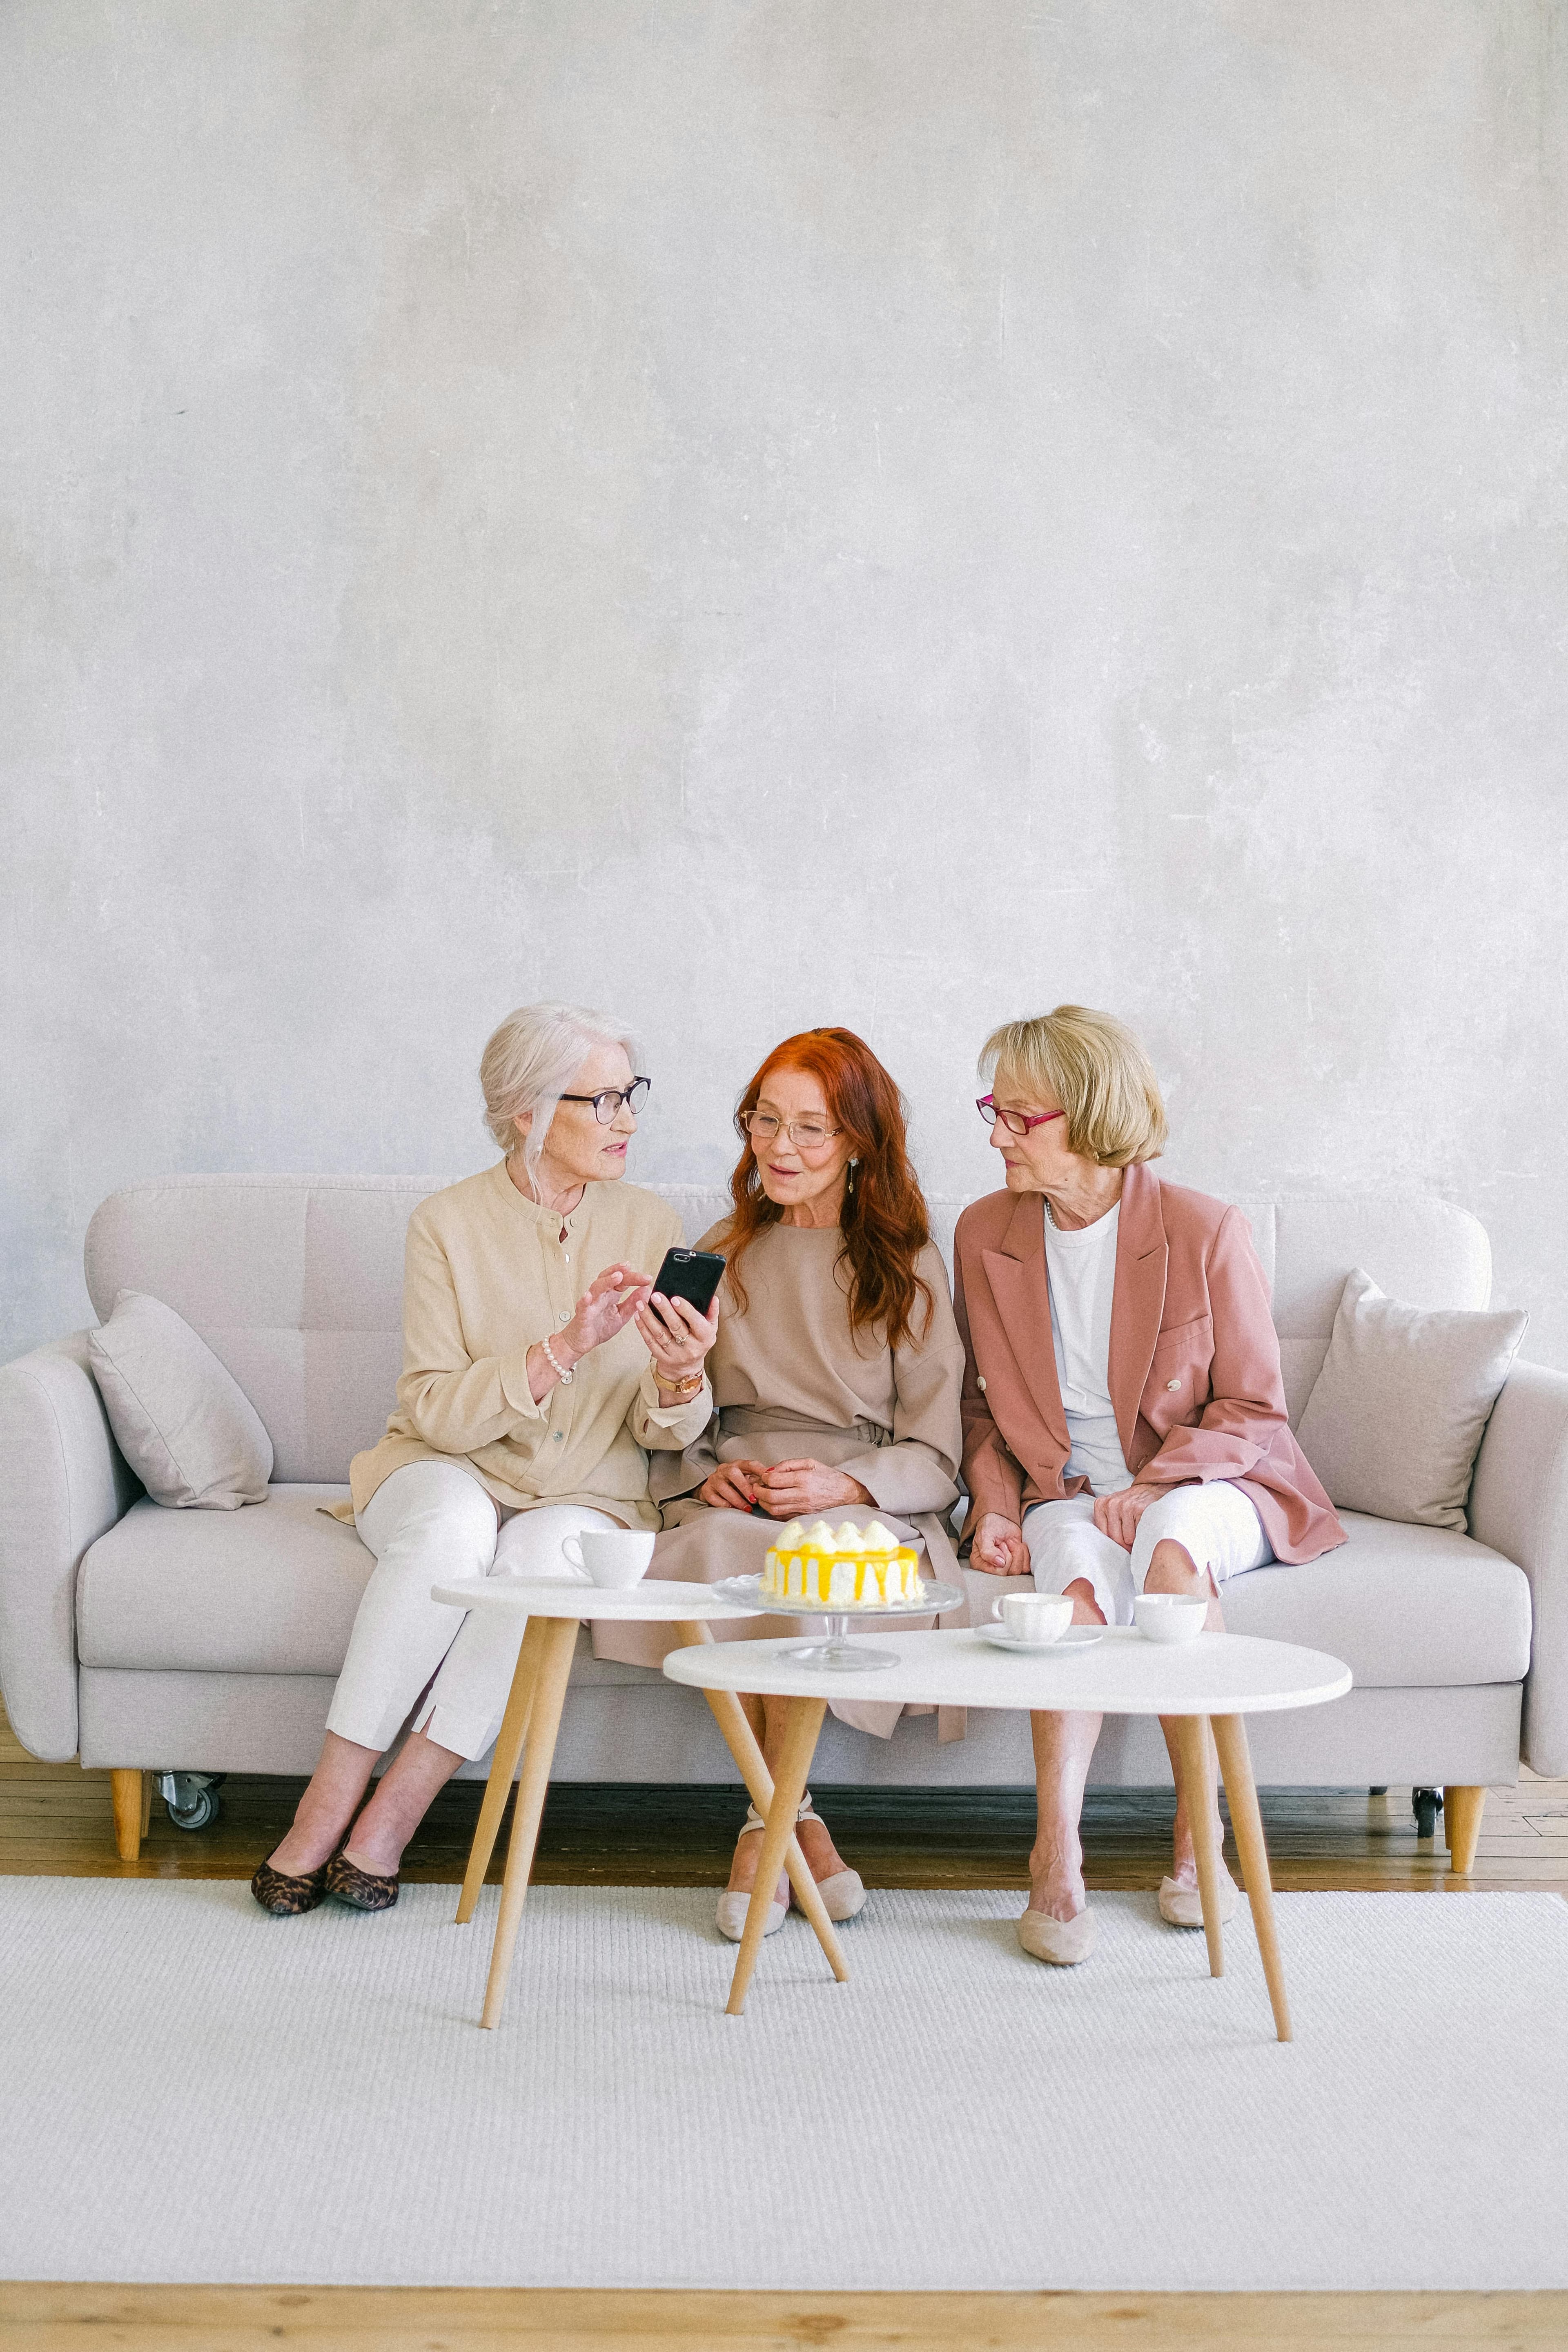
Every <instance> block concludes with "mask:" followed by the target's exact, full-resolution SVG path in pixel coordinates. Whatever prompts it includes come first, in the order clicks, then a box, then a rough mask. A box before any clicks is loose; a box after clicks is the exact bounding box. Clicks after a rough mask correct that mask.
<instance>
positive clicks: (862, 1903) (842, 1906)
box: [790, 1789, 866, 1924]
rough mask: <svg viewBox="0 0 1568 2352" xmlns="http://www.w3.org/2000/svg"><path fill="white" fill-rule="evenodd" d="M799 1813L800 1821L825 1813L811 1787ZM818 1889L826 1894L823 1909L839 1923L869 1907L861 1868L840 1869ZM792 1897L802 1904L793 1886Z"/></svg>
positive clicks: (817, 1818)
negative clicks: (819, 1808)
mask: <svg viewBox="0 0 1568 2352" xmlns="http://www.w3.org/2000/svg"><path fill="white" fill-rule="evenodd" d="M821 1819H822V1815H821V1814H820V1813H819V1812H817V1811H816V1808H815V1807H814V1806H813V1804H812V1801H811V1790H809V1789H808V1790H806V1792H805V1796H804V1797H803V1798H802V1799H801V1801H800V1803H799V1805H798V1807H797V1808H796V1810H795V1820H796V1822H820V1821H821ZM816 1891H817V1893H818V1895H821V1897H822V1907H823V1909H824V1910H825V1911H826V1914H827V1916H828V1917H829V1918H830V1919H831V1920H833V1921H834V1922H835V1923H836V1924H837V1923H841V1922H842V1921H844V1920H846V1919H853V1918H854V1916H855V1915H856V1913H857V1912H858V1911H863V1910H864V1909H865V1907H866V1882H865V1880H864V1879H863V1878H862V1877H861V1875H860V1874H859V1872H858V1870H836V1871H834V1872H833V1873H832V1874H831V1875H830V1876H829V1877H827V1878H819V1879H818V1880H817V1882H816ZM790 1898H791V1900H792V1901H793V1902H794V1903H795V1906H797V1908H798V1906H799V1903H800V1897H799V1895H796V1894H795V1890H794V1888H793V1887H792V1888H791V1889H790Z"/></svg>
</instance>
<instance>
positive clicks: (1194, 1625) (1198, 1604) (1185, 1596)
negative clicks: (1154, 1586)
mask: <svg viewBox="0 0 1568 2352" xmlns="http://www.w3.org/2000/svg"><path fill="white" fill-rule="evenodd" d="M1208 1613H1209V1602H1208V1595H1207V1593H1206V1592H1138V1593H1134V1595H1133V1597H1132V1622H1133V1623H1134V1624H1135V1625H1136V1626H1137V1628H1138V1631H1139V1632H1140V1633H1142V1636H1143V1638H1144V1640H1145V1641H1147V1642H1192V1641H1195V1640H1196V1639H1197V1636H1198V1635H1199V1634H1200V1633H1202V1632H1203V1630H1204V1619H1205V1617H1206V1616H1207V1615H1208Z"/></svg>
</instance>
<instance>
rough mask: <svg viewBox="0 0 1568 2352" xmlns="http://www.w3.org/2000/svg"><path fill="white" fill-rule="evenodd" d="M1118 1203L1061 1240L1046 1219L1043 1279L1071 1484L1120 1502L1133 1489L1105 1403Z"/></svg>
mask: <svg viewBox="0 0 1568 2352" xmlns="http://www.w3.org/2000/svg"><path fill="white" fill-rule="evenodd" d="M1119 1223H1121V1202H1120V1201H1119V1202H1117V1204H1116V1206H1115V1208H1114V1209H1112V1210H1111V1211H1110V1214H1109V1215H1108V1216H1104V1217H1100V1218H1097V1219H1096V1221H1095V1223H1093V1224H1092V1225H1081V1226H1079V1228H1078V1229H1077V1230H1076V1231H1075V1232H1072V1233H1062V1232H1060V1231H1058V1228H1057V1227H1056V1226H1055V1225H1053V1224H1052V1223H1051V1217H1050V1211H1049V1210H1048V1209H1047V1212H1046V1275H1047V1280H1048V1282H1049V1284H1050V1292H1051V1344H1052V1346H1053V1347H1054V1348H1055V1349H1056V1358H1057V1379H1058V1382H1059V1383H1060V1385H1061V1392H1062V1405H1063V1407H1064V1409H1065V1411H1066V1413H1067V1419H1068V1440H1069V1441H1070V1444H1071V1451H1070V1452H1069V1454H1068V1459H1067V1471H1066V1475H1067V1476H1068V1477H1069V1478H1076V1477H1084V1478H1087V1479H1088V1480H1089V1492H1090V1493H1091V1494H1095V1495H1117V1494H1120V1493H1121V1489H1122V1487H1123V1486H1131V1484H1132V1473H1131V1471H1130V1470H1129V1469H1128V1467H1127V1464H1126V1461H1125V1459H1124V1457H1123V1455H1122V1452H1121V1437H1120V1436H1119V1435H1118V1433H1117V1428H1116V1414H1115V1412H1114V1410H1113V1409H1112V1406H1111V1402H1110V1301H1111V1297H1112V1296H1113V1294H1114V1292H1115V1289H1116V1229H1117V1226H1118V1224H1119Z"/></svg>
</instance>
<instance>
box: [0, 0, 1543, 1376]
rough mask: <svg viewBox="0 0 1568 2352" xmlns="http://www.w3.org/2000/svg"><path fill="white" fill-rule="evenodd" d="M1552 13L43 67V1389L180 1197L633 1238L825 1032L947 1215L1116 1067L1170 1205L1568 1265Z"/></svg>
mask: <svg viewBox="0 0 1568 2352" xmlns="http://www.w3.org/2000/svg"><path fill="white" fill-rule="evenodd" d="M1563 26H1564V17H1563V9H1562V7H1561V6H1558V5H1552V0H1410V5H1405V0H1310V5H1305V6H1303V5H1301V0H1233V5H1225V0H1144V5H1127V0H637V5H633V0H501V5H492V6H479V5H466V6H465V5H452V4H451V0H448V5H440V6H432V5H428V0H381V5H364V6H353V5H346V0H308V4H302V0H270V5H268V0H263V5H256V6H250V5H238V0H232V5H214V0H149V4H148V5H141V6H137V7H123V6H118V5H113V6H110V5H88V4H87V0H80V4H79V5H71V6H61V5H58V0H12V5H9V6H8V7H7V8H6V9H5V11H4V14H3V15H0V217H3V218H4V220H5V236H4V238H3V239H0V273H3V283H0V318H3V319H4V320H5V342H6V350H5V360H4V367H3V371H0V417H3V424H4V431H3V434H0V463H3V467H4V482H3V493H4V508H5V525H4V541H3V566H4V587H5V610H6V622H5V629H6V640H7V651H6V654H5V667H4V673H3V675H4V682H5V703H6V715H5V724H4V728H3V730H0V760H3V761H4V769H5V791H6V795H7V808H8V819H7V827H6V848H7V852H8V855H7V857H6V861H5V891H6V897H7V901H8V903H7V909H6V917H7V919H6V926H5V946H4V955H5V1003H6V1008H7V1009H6V1011H5V1016H4V1045H5V1054H6V1056H7V1058H8V1061H9V1063H10V1066H11V1070H12V1076H11V1079H10V1083H9V1086H8V1087H7V1092H6V1108H7V1113H8V1116H7V1118H6V1121H5V1129H6V1132H5V1183H6V1192H7V1199H6V1207H5V1219H6V1230H7V1251H6V1258H7V1265H6V1276H5V1330H4V1334H3V1335H0V1337H3V1341H4V1346H5V1349H15V1348H18V1347H21V1346H23V1345H25V1344H28V1343H30V1342H31V1341H33V1340H34V1339H38V1338H40V1337H43V1336H45V1335H47V1334H48V1333H50V1332H52V1331H54V1330H56V1329H58V1328H64V1327H66V1326H68V1325H71V1324H74V1323H76V1322H78V1321H80V1320H83V1319H85V1318H86V1302H85V1297H84V1294H83V1292H82V1288H81V1281H80V1270H79V1252H80V1238H81V1234H82V1230H83V1227H84V1225H85V1223H86V1220H87V1218H88V1216H89V1213H90V1211H91V1209H92V1208H93V1206H94V1204H95V1203H96V1202H98V1200H99V1199H100V1197H101V1196H102V1194H103V1193H104V1192H107V1191H109V1190H110V1189H111V1188H112V1187H113V1186H114V1185H116V1184H119V1183H121V1182H123V1181H126V1180H127V1179H130V1178H132V1177H137V1176H143V1175H148V1174H153V1173H157V1172H160V1171H166V1170H188V1169H226V1168H230V1169H300V1170H321V1171H331V1170H353V1169H364V1170H400V1169H417V1170H433V1171H439V1170H449V1171H451V1172H452V1173H453V1174H458V1173H461V1172H464V1171H466V1170H468V1169H469V1168H471V1167H474V1166H476V1165H479V1164H480V1163H481V1162H482V1160H484V1158H485V1157H486V1154H487V1147H486V1144H485V1140H484V1138H483V1136H482V1134H481V1132H480V1129H479V1123H478V1111H477V1099H476V1088H475V1082H474V1076H473V1069H474V1064H475V1060H476V1057H477V1054H478V1050H479V1045H480V1043H481V1041H482V1039H483V1037H484V1035H485V1034H486V1033H487V1031H488V1029H489V1026H490V1024H492V1022H493V1021H494V1020H495V1018H496V1017H497V1016H499V1014H500V1013H502V1012H503V1011H505V1010H506V1009H507V1008H508V1007H509V1006H510V1005H511V1004H513V1003H517V1002H519V1001H520V1000H521V999H523V998H527V997H530V996H533V995H539V994H556V993H560V994H564V995H581V996H585V997H587V998H588V999H590V1000H595V999H599V1000H604V1001H606V1002H608V1003H611V1004H613V1005H616V1006H620V1007H625V1008H628V1009H629V1011H630V1012H631V1013H633V1014H634V1015H635V1016H636V1017H637V1018H638V1019H639V1020H640V1021H641V1022H642V1024H643V1025H644V1030H645V1034H646V1038H647V1045H646V1049H645V1050H646V1063H645V1066H647V1068H649V1069H650V1070H652V1071H653V1073H654V1074H655V1076H656V1078H657V1081H658V1086H657V1092H656V1095H655V1097H654V1107H653V1110H652V1115H651V1116H650V1118H648V1120H647V1124H646V1129H645V1135H644V1139H643V1142H642V1144H641V1146H640V1147H639V1149H640V1152H641V1160H640V1164H641V1167H642V1169H643V1170H644V1171H645V1172H647V1173H655V1174H662V1175H667V1176H690V1177H697V1176H708V1175H710V1174H714V1173H717V1172H718V1171H721V1169H722V1168H723V1166H724V1165H725V1164H726V1162H727V1160H728V1157H729V1152H730V1149H731V1146H730V1140H729V1129H728V1125H727V1120H728V1114H729V1110H730V1107H731V1102H732V1099H733V1092H734V1089H735V1087H736V1086H737V1085H738V1084H739V1082H740V1081H741V1079H742V1077H743V1076H744V1075H745V1074H746V1072H747V1071H748V1069H749V1068H750V1066H752V1064H753V1063H754V1061H755V1060H756V1059H757V1058H758V1057H759V1055H761V1053H762V1052H763V1049H764V1048H765V1047H766V1046H767V1045H769V1044H771V1043H772V1042H773V1039H774V1038H775V1037H776V1036H777V1035H778V1034H781V1033H782V1032H784V1031H786V1030H789V1029H791V1028H794V1027H796V1026H798V1025H801V1024H806V1023H809V1022H812V1021H823V1020H828V1021H840V1022H847V1023H849V1024H853V1025H854V1026H856V1027H858V1028H859V1029H862V1030H863V1031H864V1032H865V1033H866V1034H868V1036H869V1037H870V1038H871V1039H872V1040H873V1041H874V1043H875V1044H876V1045H877V1046H878V1048H879V1051H881V1053H882V1054H883V1055H884V1056H885V1057H886V1059H887V1060H888V1062H889V1065H890V1066H891V1067H892V1069H893V1071H894V1072H895V1074H896V1075H897V1076H898V1077H899V1078H900V1080H901V1082H902V1083H903V1085H904V1086H905V1087H906V1089H907V1091H908V1092H909V1094H910V1097H911V1098H912V1101H913V1103H914V1106H915V1109H916V1115H917V1122H918V1127H917V1142H918V1150H919V1156H920V1160H921V1165H922V1168H923V1170H924V1171H925V1173H926V1176H927V1179H928V1181H929V1182H930V1183H931V1187H932V1189H933V1190H936V1191H940V1192H978V1191H981V1190H984V1189H986V1187H987V1186H988V1184H989V1181H990V1167H991V1163H990V1162H989V1161H988V1160H987V1157H986V1154H985V1152H984V1148H983V1137H982V1132H981V1129H980V1127H979V1123H978V1121H977V1120H976V1119H975V1117H974V1113H973V1109H972V1108H970V1100H971V1097H972V1095H973V1092H974V1087H973V1082H972V1066H973V1055H974V1051H975V1048H976V1045H977V1044H978V1042H979V1039H980V1037H981V1035H982V1034H984V1031H985V1029H986V1028H987V1027H988V1026H989V1025H990V1024H992V1023H994V1021H995V1020H997V1019H998V1018H1000V1017H1002V1016H1004V1015H1007V1014H1013V1013H1019V1012H1027V1011H1036V1010H1039V1009H1041V1008H1043V1007H1045V1006H1047V1005H1049V1004H1051V1003H1055V1002H1056V1001H1057V1000H1058V999H1059V998H1062V997H1078V998H1081V999H1085V1000H1087V1001H1088V1002H1089V1003H1100V1004H1106V1005H1110V1006H1112V1007H1114V1008H1116V1009H1118V1010H1120V1011H1121V1013H1124V1014H1125V1015H1126V1016H1128V1017H1129V1018H1130V1019H1131V1021H1132V1022H1133V1023H1134V1024H1136V1025H1137V1026H1138V1028H1139V1029H1140V1030H1141V1031H1142V1033H1143V1034H1144V1035H1145V1036H1146V1038H1147V1039H1148V1041H1149V1042H1150V1044H1151V1045H1152V1048H1153V1051H1154V1053H1155V1055H1156V1058H1157V1061H1158V1063H1159V1066H1160V1068H1161V1070H1162V1072H1163V1076H1164V1077H1165V1079H1166V1081H1167V1083H1168V1086H1169V1091H1170V1097H1171V1102H1172V1108H1173V1122H1174V1133H1175V1140H1174V1143H1173V1150H1172V1153H1171V1155H1170V1157H1169V1160H1168V1161H1167V1163H1166V1165H1167V1168H1168V1169H1169V1170H1170V1171H1171V1172H1173V1173H1175V1174H1178V1175H1181V1176H1184V1177H1186V1178H1188V1179H1189V1180H1191V1181H1199V1182H1203V1183H1205V1184H1207V1185H1209V1186H1211V1187H1212V1188H1213V1189H1215V1190H1216V1191H1221V1192H1223V1191H1225V1190H1226V1189H1236V1190H1247V1191H1257V1190H1262V1189H1268V1188H1270V1187H1272V1186H1283V1187H1310V1188H1316V1187H1321V1186H1332V1185H1336V1184H1341V1183H1344V1182H1350V1181H1366V1180H1369V1179H1370V1180H1372V1181H1379V1182H1382V1181H1386V1182H1388V1183H1390V1184H1402V1185H1403V1184H1411V1183H1414V1184H1417V1185H1423V1186H1430V1187H1434V1188H1436V1189H1438V1190H1440V1191H1442V1192H1446V1193H1447V1194H1449V1195H1450V1196H1452V1197H1454V1198H1456V1199H1458V1200H1459V1201H1462V1202H1466V1203H1468V1205H1470V1206H1471V1207H1473V1208H1475V1209H1476V1210H1478V1211H1479V1213H1480V1214H1481V1216H1482V1217H1483V1218H1484V1219H1485V1221H1486V1223H1487V1224H1488V1225H1489V1229H1490V1231H1491V1234H1492V1236H1493V1242H1494V1246H1495V1249H1496V1254H1497V1272H1498V1291H1499V1294H1500V1296H1501V1297H1504V1298H1507V1299H1510V1300H1519V1301H1521V1302H1523V1303H1524V1304H1526V1305H1528V1306H1529V1307H1531V1310H1532V1313H1533V1316H1534V1325H1533V1329H1532V1333H1531V1339H1529V1340H1528V1341H1527V1343H1526V1344H1527V1351H1528V1352H1530V1353H1531V1354H1534V1355H1537V1356H1540V1357H1543V1358H1545V1359H1547V1360H1555V1361H1557V1362H1560V1363H1568V1272H1565V1269H1564V1265H1563V1237H1564V1232H1565V1227H1568V1216H1565V1209H1568V1187H1565V1179H1564V1173H1563V1163H1564V1142H1565V1140H1568V1137H1565V1126H1568V1112H1565V1107H1564V1097H1563V1087H1562V1084H1561V1080H1560V1076H1559V1065H1560V1056H1559V1054H1558V1052H1557V1045H1558V1039H1559V1037H1560V1035H1561V1034H1562V1031H1563V992H1564V982H1563V955H1562V949H1563V931H1562V925H1561V922H1560V919H1559V915H1558V908H1559V902H1560V899H1561V896H1562V891H1563V878H1564V871H1565V866H1564V854H1563V853H1564V838H1563V836H1564V830H1565V825H1568V808H1565V797H1564V788H1563V767H1564V743H1565V741H1568V723H1565V722H1568V709H1565V703H1568V693H1565V689H1564V621H1565V613H1568V597H1565V594H1564V585H1565V583H1564V572H1565V565H1564V544H1565V542H1564V532H1563V524H1564V503H1565V499H1564V478H1563V462H1562V461H1563V446H1564V423H1565V414H1564V398H1563V384H1564V382H1565V379H1568V366H1565V362H1568V349H1565V343H1568V335H1565V332H1564V329H1565V322H1568V299H1565V287H1568V272H1565V270H1564V252H1565V240H1564V168H1563V166H1564V123H1565V117H1568V107H1565V98H1564V72H1565V68H1564V58H1565V56H1568V42H1565V40H1564V37H1563Z"/></svg>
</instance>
